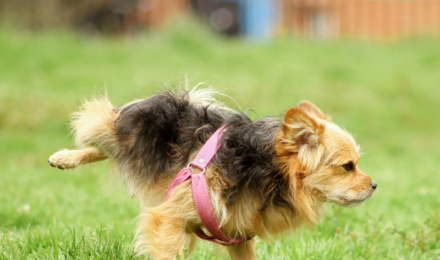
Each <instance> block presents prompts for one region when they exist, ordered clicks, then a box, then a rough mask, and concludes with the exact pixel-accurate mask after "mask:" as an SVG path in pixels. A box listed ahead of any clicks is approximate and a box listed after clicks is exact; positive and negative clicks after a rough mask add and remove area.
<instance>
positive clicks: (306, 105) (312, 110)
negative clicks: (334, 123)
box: [298, 100, 331, 122]
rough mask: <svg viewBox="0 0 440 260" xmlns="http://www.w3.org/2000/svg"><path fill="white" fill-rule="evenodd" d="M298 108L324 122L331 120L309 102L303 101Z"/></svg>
mask: <svg viewBox="0 0 440 260" xmlns="http://www.w3.org/2000/svg"><path fill="white" fill-rule="evenodd" d="M298 107H299V108H300V109H301V110H303V111H304V112H306V113H307V114H308V115H310V116H316V117H318V118H320V119H322V120H326V121H329V122H330V120H331V119H330V118H329V117H328V116H326V115H324V113H322V111H321V110H320V109H319V108H318V107H317V106H315V105H314V104H313V103H311V102H309V101H305V100H304V101H301V102H300V103H299V104H298Z"/></svg>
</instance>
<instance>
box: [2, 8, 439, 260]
mask: <svg viewBox="0 0 440 260" xmlns="http://www.w3.org/2000/svg"><path fill="white" fill-rule="evenodd" d="M439 34H440V0H229V1H220V0H218V1H214V0H191V1H190V0H138V1H136V0H93V1H90V0H89V1H87V0H0V204H1V206H0V259H134V258H135V254H134V252H133V244H132V241H133V234H134V232H133V230H134V229H135V226H136V217H137V215H138V214H139V206H138V204H137V202H136V201H135V199H132V198H131V195H130V194H129V193H128V192H127V190H125V189H124V187H123V184H122V183H120V181H119V180H120V178H119V177H118V176H117V168H115V167H114V165H112V163H111V162H99V163H95V164H91V165H86V166H83V167H81V168H79V169H75V170H72V171H61V170H58V169H54V168H51V167H50V166H49V164H48V163H47V159H48V157H49V156H50V155H51V154H52V153H54V152H56V151H57V150H59V149H62V148H69V149H73V148H74V146H73V144H72V136H71V135H70V134H69V131H70V130H69V118H70V115H71V114H72V113H73V112H75V111H77V110H78V108H79V107H80V106H81V101H82V100H83V99H84V98H90V97H92V96H99V95H103V94H105V93H107V94H108V96H109V98H110V100H112V102H114V104H115V106H120V105H123V104H125V103H127V102H130V101H132V100H134V99H137V98H142V97H147V96H149V95H151V94H152V93H154V92H157V91H160V90H161V89H163V88H164V86H171V87H173V86H176V85H179V84H181V83H182V82H184V81H185V80H186V79H187V80H188V81H189V82H190V84H191V85H196V84H197V83H199V82H206V84H205V85H204V86H209V85H214V86H215V87H216V89H218V90H220V91H221V92H222V93H224V94H226V95H227V96H230V97H231V98H232V99H231V98H227V97H224V96H219V97H218V98H219V99H220V100H221V101H223V102H225V103H226V104H227V105H229V106H231V107H233V108H235V109H237V110H245V109H247V108H251V110H250V111H249V112H248V115H249V116H250V117H251V118H253V119H256V118H259V117H262V116H283V113H284V111H285V110H286V109H287V108H288V107H290V106H294V105H296V104H298V102H300V101H301V100H304V99H306V100H309V101H311V102H313V103H315V104H316V105H317V106H318V107H320V108H321V109H322V110H323V111H324V112H325V113H328V114H329V115H331V116H332V118H333V120H334V121H335V122H336V123H337V124H338V125H340V126H341V127H343V128H345V129H347V130H348V131H349V132H351V133H353V135H354V136H355V138H356V140H357V142H358V143H359V144H360V146H361V148H362V154H363V155H362V158H361V160H360V162H359V167H360V168H361V169H362V170H363V171H364V172H365V173H367V174H368V175H370V176H371V177H372V178H373V179H374V180H375V181H376V182H377V183H378V188H377V190H376V192H375V195H374V196H373V198H371V199H369V200H368V201H367V202H366V203H364V204H363V205H360V206H359V207H356V208H351V209H347V208H341V207H338V206H335V205H328V207H327V213H326V214H325V216H324V217H323V218H322V220H321V221H320V223H319V224H318V225H317V227H316V228H314V229H305V228H304V229H300V230H298V232H297V233H295V234H293V235H290V236H287V235H286V236H281V237H280V238H278V239H276V240H275V241H274V242H271V243H266V242H263V241H261V240H259V239H257V244H258V251H257V252H258V256H259V259H349V260H350V259H440V212H439V208H440V174H439V162H440V131H439V129H440V120H439V112H440V35H439ZM109 173H110V174H109ZM109 175H110V177H109ZM211 246H212V245H210V244H208V243H204V242H202V243H200V247H198V249H197V250H196V251H195V252H194V253H193V254H192V256H191V259H218V258H224V259H227V256H226V255H225V254H223V253H221V252H220V253H218V252H217V251H215V250H212V249H211V248H210V247H211ZM141 259H142V258H141Z"/></svg>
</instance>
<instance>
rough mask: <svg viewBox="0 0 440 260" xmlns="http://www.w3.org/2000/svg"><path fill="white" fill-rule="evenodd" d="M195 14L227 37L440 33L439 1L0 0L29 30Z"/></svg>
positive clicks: (119, 28)
mask: <svg viewBox="0 0 440 260" xmlns="http://www.w3.org/2000/svg"><path fill="white" fill-rule="evenodd" d="M188 13H191V14H193V15H194V16H196V17H198V22H200V23H202V24H205V25H207V26H209V27H210V28H212V29H213V30H215V31H217V32H219V33H222V34H225V35H228V36H243V37H246V38H252V39H268V38H272V37H276V36H285V35H296V36H300V37H307V38H312V39H335V38H341V37H343V38H347V37H350V38H362V39H395V38H401V37H407V36H411V35H421V34H423V35H426V34H431V35H438V34H439V33H440V2H439V1H438V0H374V1H373V0H94V1H87V0H77V1H72V0H15V1H12V0H0V17H1V18H2V20H3V21H9V22H12V23H15V24H18V25H21V26H23V27H25V28H31V29H47V28H60V27H62V28H75V29H77V30H80V31H82V32H85V33H96V32H105V33H112V34H126V35H127V34H133V33H138V32H139V31H148V30H151V29H157V28H161V27H163V26H165V25H166V24H168V23H169V22H170V21H172V20H174V19H175V18H176V17H179V16H182V15H187V14H188Z"/></svg>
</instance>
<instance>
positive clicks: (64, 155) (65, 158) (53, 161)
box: [47, 149, 75, 170]
mask: <svg viewBox="0 0 440 260" xmlns="http://www.w3.org/2000/svg"><path fill="white" fill-rule="evenodd" d="M71 153H72V151H70V150H67V149H64V150H61V151H58V152H56V153H54V154H53V155H51V156H50V157H49V160H47V161H48V162H49V164H50V166H52V167H56V168H58V169H60V170H64V169H71V168H75V166H72V162H71V161H72V159H71V158H70V157H71V156H70V155H71Z"/></svg>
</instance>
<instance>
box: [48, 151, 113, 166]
mask: <svg viewBox="0 0 440 260" xmlns="http://www.w3.org/2000/svg"><path fill="white" fill-rule="evenodd" d="M107 158H108V157H107V156H106V155H105V154H104V153H103V152H101V151H100V150H99V149H97V148H95V147H89V148H85V149H83V150H67V149H64V150H61V151H58V152H56V153H54V154H53V155H51V156H50V157H49V160H48V162H49V163H50V165H51V166H52V167H57V168H58V169H61V170H64V169H72V168H75V167H77V166H80V165H82V164H86V163H91V162H97V161H101V160H105V159H107Z"/></svg>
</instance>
